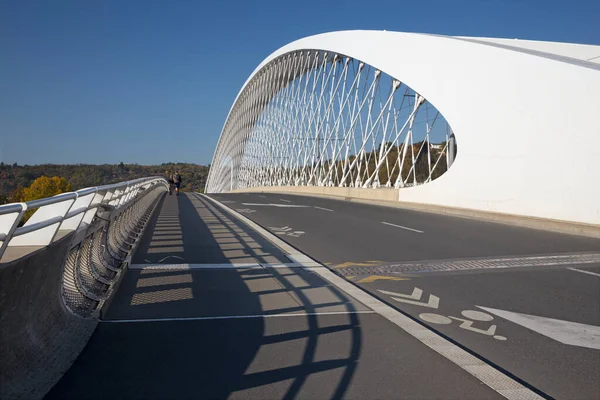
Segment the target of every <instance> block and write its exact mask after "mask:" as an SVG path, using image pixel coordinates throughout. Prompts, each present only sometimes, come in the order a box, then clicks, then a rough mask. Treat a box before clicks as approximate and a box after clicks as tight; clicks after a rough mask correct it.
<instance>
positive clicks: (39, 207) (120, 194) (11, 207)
mask: <svg viewBox="0 0 600 400" xmlns="http://www.w3.org/2000/svg"><path fill="white" fill-rule="evenodd" d="M157 184H159V185H164V186H166V187H167V189H168V183H167V181H166V179H165V178H162V177H149V178H139V179H134V180H131V181H125V182H119V183H115V184H110V185H104V186H98V187H91V188H85V189H81V190H78V191H75V192H68V193H62V194H59V195H56V196H53V197H48V198H44V199H39V200H33V201H29V202H27V203H11V204H6V205H2V206H0V260H1V259H2V256H3V254H4V252H5V251H6V249H7V248H8V247H12V246H47V245H49V244H50V243H52V241H53V240H54V237H55V236H56V234H57V233H58V231H59V230H64V231H66V232H71V231H77V230H79V229H80V227H81V226H82V225H87V224H89V222H90V221H91V220H92V219H93V217H94V216H96V213H97V212H98V209H99V208H100V207H101V206H105V205H110V206H111V207H114V208H115V209H119V208H121V207H123V206H125V205H126V204H129V203H130V202H131V201H134V200H135V199H136V196H137V194H138V193H140V191H141V190H145V189H147V188H149V187H151V186H154V185H157ZM32 209H35V210H36V211H35V213H34V214H33V215H32V216H31V217H30V218H29V220H28V221H27V222H26V223H25V224H23V226H20V225H21V221H22V220H23V216H24V214H25V211H27V210H32ZM90 213H91V214H92V215H90Z"/></svg>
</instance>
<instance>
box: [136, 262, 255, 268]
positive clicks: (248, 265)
mask: <svg viewBox="0 0 600 400" xmlns="http://www.w3.org/2000/svg"><path fill="white" fill-rule="evenodd" d="M232 268H233V269H236V268H263V267H262V265H260V264H259V263H231V264H229V263H223V264H188V263H182V264H131V265H130V266H129V269H139V270H151V269H154V270H156V269H165V270H189V269H232Z"/></svg>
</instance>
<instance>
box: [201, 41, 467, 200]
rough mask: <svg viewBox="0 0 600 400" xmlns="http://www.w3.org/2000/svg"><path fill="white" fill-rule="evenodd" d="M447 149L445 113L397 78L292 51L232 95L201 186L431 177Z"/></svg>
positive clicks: (346, 183) (392, 182)
mask: <svg viewBox="0 0 600 400" xmlns="http://www.w3.org/2000/svg"><path fill="white" fill-rule="evenodd" d="M455 152H456V146H455V141H454V135H453V133H452V131H451V129H450V127H449V126H448V124H447V122H446V120H445V119H444V117H443V116H442V115H441V114H440V112H439V111H438V110H437V109H436V108H435V107H434V106H433V105H431V104H430V103H429V102H428V101H427V99H425V98H424V97H423V96H421V95H420V94H419V93H417V92H415V91H414V90H413V89H411V88H410V87H408V86H406V85H405V84H403V83H402V82H401V81H399V80H397V79H394V78H392V77H390V76H388V75H386V74H384V73H382V72H381V71H379V70H377V69H375V68H373V67H371V66H370V65H367V64H365V63H363V62H361V61H359V60H356V59H352V58H349V57H346V56H343V55H340V54H331V53H326V52H323V51H296V52H292V53H287V54H284V55H283V56H280V57H278V58H276V59H274V60H273V61H271V62H270V63H268V64H267V65H265V66H264V67H263V68H262V69H261V70H260V71H259V72H258V73H256V74H255V75H254V77H253V78H252V80H250V82H248V83H247V85H246V86H245V87H244V89H243V90H242V92H241V93H240V95H239V96H238V98H237V100H236V102H235V104H234V106H233V108H232V110H231V112H230V114H229V117H228V119H227V121H226V123H225V126H224V128H223V132H222V134H221V138H220V140H219V144H218V146H217V150H216V152H215V156H214V159H213V163H212V166H211V171H210V175H209V179H208V183H207V191H208V192H213V193H214V192H222V191H228V190H232V189H243V188H249V187H257V186H338V187H360V188H378V187H388V188H392V187H393V188H402V187H407V186H414V185H419V184H423V183H427V182H429V181H431V180H433V179H436V178H438V177H439V176H440V175H442V174H443V173H444V172H445V171H446V170H447V168H448V166H449V165H451V163H452V161H453V159H454V154H455Z"/></svg>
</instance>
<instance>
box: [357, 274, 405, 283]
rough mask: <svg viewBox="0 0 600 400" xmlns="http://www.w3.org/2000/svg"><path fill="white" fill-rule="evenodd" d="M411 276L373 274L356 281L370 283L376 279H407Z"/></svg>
mask: <svg viewBox="0 0 600 400" xmlns="http://www.w3.org/2000/svg"><path fill="white" fill-rule="evenodd" d="M409 279H410V278H398V277H395V276H385V275H371V276H367V277H366V278H363V279H361V280H360V281H356V283H369V282H375V281H379V280H382V281H407V280H409Z"/></svg>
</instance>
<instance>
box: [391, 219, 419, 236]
mask: <svg viewBox="0 0 600 400" xmlns="http://www.w3.org/2000/svg"><path fill="white" fill-rule="evenodd" d="M381 223H382V224H385V225H389V226H395V227H396V228H400V229H406V230H407V231H413V232H417V233H425V232H423V231H420V230H418V229H413V228H409V227H406V226H402V225H396V224H390V223H389V222H383V221H381Z"/></svg>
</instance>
